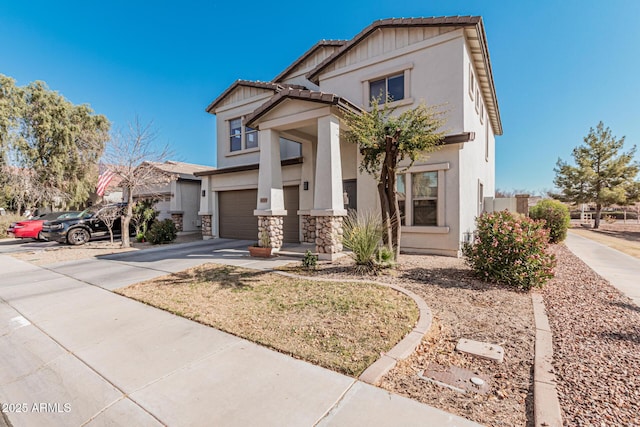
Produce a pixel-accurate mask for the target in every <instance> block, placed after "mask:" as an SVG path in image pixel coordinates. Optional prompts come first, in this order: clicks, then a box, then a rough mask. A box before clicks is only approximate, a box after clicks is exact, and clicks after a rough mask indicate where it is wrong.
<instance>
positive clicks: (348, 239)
mask: <svg viewBox="0 0 640 427" xmlns="http://www.w3.org/2000/svg"><path fill="white" fill-rule="evenodd" d="M380 239H382V221H381V219H380V216H379V215H377V214H375V213H373V212H368V211H357V212H355V211H351V212H349V215H347V216H346V217H345V219H344V222H343V235H342V245H343V246H344V247H345V248H347V249H349V250H350V251H351V256H352V257H353V259H354V260H355V261H356V265H358V266H362V267H365V270H366V269H367V268H371V269H373V268H374V267H375V258H374V257H375V255H376V251H377V250H378V245H379V244H380Z"/></svg>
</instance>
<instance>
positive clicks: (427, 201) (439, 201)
mask: <svg viewBox="0 0 640 427" xmlns="http://www.w3.org/2000/svg"><path fill="white" fill-rule="evenodd" d="M418 169H423V170H417V171H416V170H413V171H411V172H407V173H403V174H398V175H397V176H396V194H397V195H398V207H399V209H400V223H401V225H404V226H414V227H441V226H444V182H443V181H444V170H445V169H448V164H439V165H423V166H422V167H418Z"/></svg>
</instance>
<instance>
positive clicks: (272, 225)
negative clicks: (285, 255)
mask: <svg viewBox="0 0 640 427" xmlns="http://www.w3.org/2000/svg"><path fill="white" fill-rule="evenodd" d="M258 140H259V141H260V169H259V170H258V200H257V209H256V210H254V211H253V214H254V215H255V216H257V217H258V222H259V223H258V236H257V238H258V242H260V241H261V240H263V239H261V237H263V236H264V233H266V235H268V236H269V245H270V246H271V247H272V248H273V252H278V251H279V250H280V247H282V241H283V236H284V231H283V228H282V226H283V217H284V216H285V215H286V214H287V211H286V210H285V209H284V193H283V190H282V167H281V165H280V135H279V133H278V132H276V131H274V130H272V129H265V130H260V131H259V135H258Z"/></svg>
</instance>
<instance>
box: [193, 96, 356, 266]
mask: <svg viewBox="0 0 640 427" xmlns="http://www.w3.org/2000/svg"><path fill="white" fill-rule="evenodd" d="M345 110H347V111H358V108H357V107H356V106H354V105H353V104H351V103H349V102H348V101H346V100H343V99H342V98H339V97H337V96H335V95H331V94H324V93H320V92H313V91H305V90H299V89H296V90H294V89H291V90H287V91H283V92H281V93H279V94H277V95H275V96H274V97H273V98H271V99H270V100H269V101H267V102H266V103H265V104H263V105H262V106H260V107H259V108H258V109H256V110H255V111H254V112H253V113H252V114H249V115H247V116H245V117H244V124H245V125H246V126H248V127H251V128H253V129H257V130H258V141H259V144H258V145H259V163H258V164H257V165H246V166H243V167H234V168H228V170H218V171H215V173H212V174H211V175H210V176H202V178H203V189H209V191H206V190H205V192H203V200H202V202H203V203H202V204H203V205H204V206H203V208H201V215H202V218H203V221H202V223H203V235H205V236H212V237H229V236H228V235H224V234H225V231H224V230H225V227H227V225H226V222H225V221H226V220H227V219H228V218H229V216H228V215H227V216H225V215H221V212H223V213H224V212H225V211H226V210H228V208H229V205H230V198H229V195H230V193H231V192H230V191H226V192H225V191H224V190H227V189H230V190H231V189H234V190H236V192H237V194H238V195H239V194H240V191H244V192H245V196H246V195H247V194H249V192H251V191H253V192H255V205H254V209H253V212H252V214H253V216H254V217H255V219H254V221H255V222H253V224H255V223H257V236H255V237H256V238H258V239H260V237H261V236H263V235H264V234H265V233H266V235H268V236H269V244H270V246H271V247H272V248H273V251H274V252H278V251H279V250H280V249H281V248H282V246H283V243H284V242H285V240H286V239H285V235H286V233H287V231H286V230H287V225H286V224H287V221H288V222H289V224H291V221H292V217H294V216H295V219H296V220H297V224H296V225H298V242H299V243H302V244H305V245H306V246H311V248H310V249H311V250H314V251H315V252H316V253H318V255H319V257H320V259H325V260H332V259H335V258H336V257H337V255H338V254H339V253H340V252H341V251H342V243H341V242H342V232H343V231H342V223H343V218H344V216H345V215H346V214H347V210H346V209H345V195H344V194H345V193H344V191H345V190H344V188H343V158H342V157H343V156H342V154H341V145H340V130H341V119H340V118H341V116H342V115H343V114H344V111H345ZM283 141H285V142H289V143H292V144H298V145H299V147H298V152H297V155H298V157H296V158H291V157H290V155H291V153H290V151H292V152H295V151H296V150H295V149H294V150H291V144H289V145H287V144H283ZM349 148H352V151H353V152H354V154H353V155H352V156H349V157H350V159H349V160H350V162H351V163H353V170H354V174H353V176H350V177H349V178H354V179H355V171H356V170H357V165H356V164H355V147H349ZM351 157H353V158H351ZM223 175H226V177H225V179H226V180H227V181H225V184H222V178H221V177H222V176H223ZM232 175H233V176H234V177H235V178H234V179H231V178H230V177H231V176H232ZM232 184H233V185H232ZM292 189H295V190H292ZM292 191H297V194H295V195H297V199H298V200H297V201H298V206H297V210H294V211H293V212H291V211H292V210H293V208H294V206H295V205H294V204H293V203H292V194H293V193H292ZM205 199H206V200H205ZM222 204H224V205H225V206H222ZM245 215H246V213H245ZM289 228H290V227H289ZM254 230H255V229H254ZM227 234H228V233H227ZM288 235H289V236H291V232H290V230H289V234H288ZM288 241H289V242H292V240H291V238H289V239H288ZM298 242H296V243H298Z"/></svg>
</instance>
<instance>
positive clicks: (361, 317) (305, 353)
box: [117, 264, 418, 376]
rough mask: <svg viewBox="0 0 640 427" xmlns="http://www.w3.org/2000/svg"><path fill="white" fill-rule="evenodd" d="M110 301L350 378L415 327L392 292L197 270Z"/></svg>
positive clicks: (222, 268)
mask: <svg viewBox="0 0 640 427" xmlns="http://www.w3.org/2000/svg"><path fill="white" fill-rule="evenodd" d="M117 292H118V293H120V294H122V295H125V296H128V297H130V298H133V299H136V300H138V301H141V302H144V303H147V304H149V305H152V306H154V307H158V308H162V309H164V310H167V311H170V312H172V313H175V314H178V315H180V316H184V317H187V318H189V319H192V320H195V321H198V322H200V323H203V324H206V325H210V326H213V327H215V328H218V329H220V330H223V331H226V332H229V333H231V334H234V335H237V336H240V337H243V338H246V339H249V340H251V341H254V342H257V343H259V344H262V345H266V346H268V347H272V348H274V349H276V350H279V351H281V352H283V353H286V354H290V355H292V356H294V357H297V358H300V359H304V360H307V361H309V362H311V363H314V364H317V365H320V366H324V367H326V368H329V369H333V370H335V371H338V372H342V373H345V374H347V375H352V376H358V375H359V374H360V373H362V371H364V369H366V368H367V367H368V366H369V365H371V364H372V363H373V362H374V361H375V360H376V359H378V357H379V356H380V352H385V351H388V350H390V349H391V348H392V347H393V346H394V345H395V344H396V343H397V342H399V341H400V340H401V339H402V338H403V337H404V336H405V335H406V334H407V333H408V332H409V331H410V330H411V328H413V326H414V325H415V323H416V321H417V319H418V309H417V307H416V305H415V303H414V302H413V300H412V299H410V298H409V297H407V296H405V295H403V294H400V293H398V292H396V291H394V290H393V289H390V288H387V287H384V286H379V285H374V284H362V283H353V282H351V283H350V282H348V281H344V282H317V281H307V280H302V279H300V280H297V279H292V278H288V277H283V276H281V275H278V274H275V273H268V272H262V271H256V270H249V269H244V268H239V267H233V266H226V265H217V264H205V265H202V266H199V267H194V268H192V269H189V270H185V271H183V272H180V273H176V274H171V275H168V276H164V277H161V278H157V279H154V280H151V281H147V282H142V283H138V284H135V285H131V286H129V287H126V288H123V289H120V290H118V291H117Z"/></svg>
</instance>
